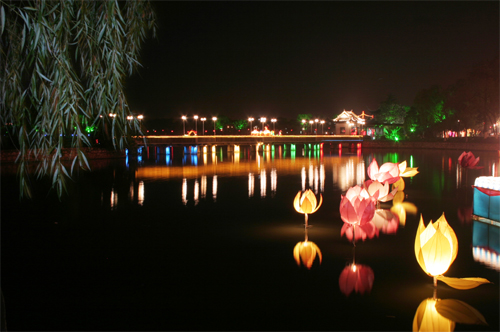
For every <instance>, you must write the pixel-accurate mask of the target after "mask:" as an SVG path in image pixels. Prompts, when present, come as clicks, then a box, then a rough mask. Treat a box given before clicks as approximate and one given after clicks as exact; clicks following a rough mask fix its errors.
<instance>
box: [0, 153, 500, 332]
mask: <svg viewBox="0 0 500 332" xmlns="http://www.w3.org/2000/svg"><path fill="white" fill-rule="evenodd" d="M157 152H158V151H157V150H156V149H154V148H153V147H150V150H149V151H147V150H145V151H144V153H143V156H142V157H141V158H139V159H136V158H130V159H129V158H127V160H126V161H125V160H117V161H114V162H109V161H108V162H103V161H101V162H94V166H93V167H94V171H93V172H91V173H80V174H79V177H78V180H77V181H76V182H75V183H73V184H71V186H70V191H71V196H70V197H66V198H65V199H64V200H63V202H61V203H60V202H58V201H57V199H54V197H53V195H52V194H49V195H48V196H47V195H46V192H45V191H44V190H40V191H39V192H38V193H37V194H38V198H37V199H35V200H33V201H23V202H21V203H20V202H19V200H18V198H17V197H18V192H17V187H16V183H15V175H12V174H11V173H10V172H8V167H7V166H3V167H2V280H1V286H2V292H3V295H4V298H5V304H6V306H5V308H6V318H7V328H8V329H9V330H37V331H40V330H366V331H372V330H379V331H381V330H383V331H388V330H411V329H412V322H413V319H414V316H415V313H416V310H417V308H418V306H419V304H420V303H421V302H422V301H424V300H425V299H427V298H431V297H432V296H433V285H432V280H431V278H430V277H428V276H427V275H426V274H425V273H424V272H423V271H422V270H421V268H420V266H419V265H418V263H417V261H416V259H415V254H414V240H415V234H416V229H417V225H418V220H419V218H420V214H422V215H423V218H424V220H425V222H426V224H427V223H428V222H429V220H431V219H432V220H437V219H438V218H439V217H440V216H441V214H442V213H443V212H444V213H445V216H446V218H447V220H448V222H449V223H450V225H451V226H452V227H453V229H454V230H455V232H456V234H457V237H458V242H459V251H458V256H457V259H456V260H455V262H454V263H453V264H452V266H451V267H450V269H449V270H448V272H447V273H446V274H445V275H446V276H449V277H462V278H463V277H483V278H487V279H489V280H490V281H492V282H493V283H494V284H488V285H482V286H480V287H478V288H475V289H472V290H456V289H453V288H450V287H449V286H447V285H446V284H443V283H441V282H439V283H438V290H437V297H438V298H440V299H456V300H460V301H462V302H465V303H467V304H468V305H469V306H472V307H473V308H475V309H476V310H477V311H478V312H480V313H481V314H482V315H483V316H484V318H485V319H486V321H487V323H488V325H467V324H460V323H457V324H456V327H455V330H457V331H460V330H462V331H463V330H467V331H498V330H499V288H498V285H499V284H500V279H499V271H498V261H496V262H497V263H495V261H494V259H493V257H491V256H488V255H486V254H485V251H484V250H483V252H481V251H480V250H479V249H478V248H483V249H484V248H485V247H492V248H496V249H497V250H498V237H497V236H493V237H491V236H490V238H487V236H485V235H484V234H498V229H493V228H492V229H489V228H488V227H486V229H484V224H481V225H478V222H473V221H472V220H471V213H472V188H471V185H472V184H473V183H474V179H475V178H476V177H478V176H481V175H492V174H493V175H495V176H499V172H498V167H499V166H500V164H499V158H498V154H494V153H486V152H477V153H476V152H475V155H476V156H479V157H480V158H481V161H480V165H482V166H484V168H483V169H481V170H469V171H467V172H465V171H460V169H457V158H458V156H459V155H460V153H461V152H462V151H453V150H446V151H441V150H437V151H423V150H419V151H411V150H401V151H400V152H393V151H384V150H372V151H368V150H363V151H361V150H359V151H357V150H348V149H345V150H342V152H341V153H340V154H339V152H338V150H335V149H333V150H329V149H328V147H325V149H324V150H321V149H320V148H319V146H318V147H316V149H315V148H314V146H311V149H308V148H306V149H305V150H303V149H302V147H300V148H299V147H297V149H296V150H295V151H291V149H290V146H287V147H286V148H285V147H283V146H275V147H274V148H272V147H270V148H269V150H268V151H265V152H264V153H262V152H260V153H258V154H256V153H255V152H251V151H250V150H249V149H247V148H242V149H241V151H240V152H236V153H232V152H230V153H228V152H227V151H225V150H224V149H221V148H220V147H218V148H217V149H216V151H215V153H208V154H198V155H193V156H190V155H186V156H184V155H183V151H182V150H181V149H174V150H173V151H171V153H170V154H169V155H166V154H165V153H164V151H161V152H162V153H161V154H159V153H157ZM373 158H375V159H376V160H377V161H378V163H379V165H381V164H382V163H384V162H398V163H399V162H402V161H405V160H406V161H407V162H408V166H410V167H418V168H419V171H420V173H419V174H418V175H417V176H415V177H413V178H406V179H405V182H406V188H405V190H404V193H405V202H406V203H408V205H407V207H408V206H410V207H414V209H416V213H412V212H411V209H410V210H408V211H407V213H406V220H405V221H404V220H399V221H397V220H396V222H394V220H392V221H387V220H380V221H379V223H378V224H377V225H378V227H379V228H380V229H379V230H378V235H377V236H375V237H373V238H371V239H366V240H365V241H358V242H356V245H355V246H353V244H352V243H351V242H350V241H349V240H347V239H346V237H345V236H341V228H342V226H343V222H342V220H341V219H340V214H339V204H340V196H341V194H344V193H345V192H346V191H347V189H348V188H349V187H351V186H353V185H356V184H361V183H362V182H363V181H364V180H366V179H368V178H367V175H366V168H367V167H368V165H369V164H370V162H371V161H372V160H373ZM309 188H310V189H311V190H313V191H314V192H315V193H316V194H317V195H318V196H319V195H320V194H321V195H322V196H323V199H324V201H323V205H322V206H321V207H320V209H319V210H318V211H317V212H316V213H314V214H312V215H311V216H310V218H309V224H310V225H312V227H310V228H308V229H307V234H306V233H305V232H306V230H305V228H304V216H303V215H301V214H299V213H297V212H296V211H295V210H294V208H293V205H292V203H293V199H294V197H295V195H296V194H297V192H298V191H301V190H305V189H309ZM391 206H392V204H390V203H389V204H387V205H382V206H381V209H389V208H390V207H391ZM479 230H480V231H481V234H482V235H481V236H478V234H479V233H478V232H479ZM495 232H497V233H495ZM474 233H476V237H475V238H474ZM306 236H307V237H308V241H309V242H313V243H314V244H316V246H317V248H318V250H319V252H320V253H318V254H317V256H316V259H315V260H314V262H313V264H312V266H311V268H310V269H308V268H307V267H306V266H303V265H302V264H300V265H298V264H297V262H296V260H295V259H294V255H293V251H294V247H295V246H296V244H297V243H298V242H301V241H304V240H305V237H306ZM488 241H489V242H488ZM495 241H496V242H495ZM320 254H321V262H320V257H319V256H320ZM492 261H493V263H492ZM353 264H354V265H355V266H356V268H355V269H356V270H357V272H358V273H357V274H355V273H349V269H350V270H351V271H352V270H353ZM356 276H357V278H358V285H359V287H357V288H354V289H352V288H351V289H350V288H349V287H346V283H347V282H346V280H347V281H348V280H351V282H354V281H355V278H356Z"/></svg>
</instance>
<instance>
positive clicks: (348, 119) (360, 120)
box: [333, 110, 366, 135]
mask: <svg viewBox="0 0 500 332" xmlns="http://www.w3.org/2000/svg"><path fill="white" fill-rule="evenodd" d="M365 115H366V114H364V111H363V113H362V116H363V117H361V116H358V115H356V114H355V113H354V112H353V111H352V110H351V111H346V110H344V111H343V112H342V113H341V114H340V115H339V116H337V117H336V118H335V119H333V122H334V123H335V135H362V134H364V126H365V119H364V116H365ZM364 135H366V134H364Z"/></svg>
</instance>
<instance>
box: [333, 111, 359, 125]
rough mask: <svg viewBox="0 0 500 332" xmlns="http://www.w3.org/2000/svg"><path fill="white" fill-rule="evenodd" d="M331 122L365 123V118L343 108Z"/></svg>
mask: <svg viewBox="0 0 500 332" xmlns="http://www.w3.org/2000/svg"><path fill="white" fill-rule="evenodd" d="M333 122H354V123H358V124H365V119H363V118H361V117H359V116H358V115H356V114H355V113H354V112H353V111H346V110H344V111H343V112H342V113H341V114H340V115H339V116H337V117H336V118H335V119H333Z"/></svg>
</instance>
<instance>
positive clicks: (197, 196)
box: [194, 180, 200, 205]
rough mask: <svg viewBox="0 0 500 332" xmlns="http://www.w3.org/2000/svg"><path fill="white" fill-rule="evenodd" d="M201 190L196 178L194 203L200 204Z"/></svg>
mask: <svg viewBox="0 0 500 332" xmlns="http://www.w3.org/2000/svg"><path fill="white" fill-rule="evenodd" d="M199 191H200V184H199V183H198V180H195V181H194V205H198V201H199Z"/></svg>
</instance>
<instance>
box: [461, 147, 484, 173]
mask: <svg viewBox="0 0 500 332" xmlns="http://www.w3.org/2000/svg"><path fill="white" fill-rule="evenodd" d="M478 163H479V157H477V158H475V157H474V154H473V153H472V152H470V151H469V152H465V151H464V152H462V154H461V155H460V157H458V164H459V165H460V166H461V167H462V168H469V169H480V168H483V166H477V164H478Z"/></svg>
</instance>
